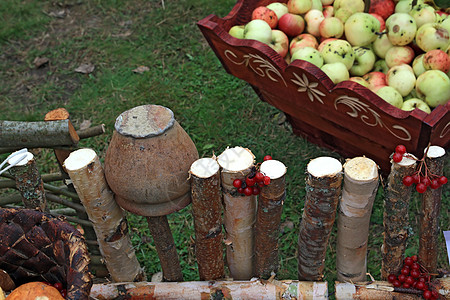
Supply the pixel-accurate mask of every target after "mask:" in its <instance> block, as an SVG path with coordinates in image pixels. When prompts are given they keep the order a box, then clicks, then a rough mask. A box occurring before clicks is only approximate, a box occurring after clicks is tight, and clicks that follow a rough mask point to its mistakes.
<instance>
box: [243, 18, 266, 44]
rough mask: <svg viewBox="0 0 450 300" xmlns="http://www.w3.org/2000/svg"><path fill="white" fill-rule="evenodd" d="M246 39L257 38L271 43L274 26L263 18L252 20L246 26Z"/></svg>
mask: <svg viewBox="0 0 450 300" xmlns="http://www.w3.org/2000/svg"><path fill="white" fill-rule="evenodd" d="M244 39H251V40H257V41H260V42H262V43H264V44H267V45H269V44H270V42H271V41H272V28H270V25H269V24H267V22H266V21H263V20H259V19H256V20H251V21H250V22H248V23H247V24H246V25H245V26H244Z"/></svg>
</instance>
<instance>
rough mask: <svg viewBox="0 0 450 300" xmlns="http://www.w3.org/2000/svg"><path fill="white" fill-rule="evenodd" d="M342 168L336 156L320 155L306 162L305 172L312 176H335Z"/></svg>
mask: <svg viewBox="0 0 450 300" xmlns="http://www.w3.org/2000/svg"><path fill="white" fill-rule="evenodd" d="M342 168H343V167H342V164H341V162H340V161H339V160H337V159H336V158H333V157H329V156H321V157H317V158H314V159H312V160H311V161H310V162H309V163H308V166H307V172H308V173H309V174H311V175H312V176H314V177H325V176H335V175H337V174H338V173H341V172H342Z"/></svg>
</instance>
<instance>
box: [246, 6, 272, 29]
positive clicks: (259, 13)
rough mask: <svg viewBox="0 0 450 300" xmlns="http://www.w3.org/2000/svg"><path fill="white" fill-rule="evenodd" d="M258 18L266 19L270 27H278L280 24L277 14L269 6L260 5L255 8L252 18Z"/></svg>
mask: <svg viewBox="0 0 450 300" xmlns="http://www.w3.org/2000/svg"><path fill="white" fill-rule="evenodd" d="M257 19H258V20H263V21H266V22H267V24H269V26H270V28H272V29H274V28H275V27H277V24H278V17H277V14H276V13H275V12H274V11H273V10H271V9H270V8H267V7H266V6H258V7H257V8H255V9H254V10H253V12H252V20H257Z"/></svg>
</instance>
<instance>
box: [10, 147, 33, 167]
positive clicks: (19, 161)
mask: <svg viewBox="0 0 450 300" xmlns="http://www.w3.org/2000/svg"><path fill="white" fill-rule="evenodd" d="M20 152H23V153H20ZM33 159H34V155H33V153H31V152H28V151H25V152H24V151H23V150H19V151H16V152H13V153H12V154H11V158H10V159H8V164H10V165H15V166H25V165H26V164H27V163H28V162H29V161H31V160H33Z"/></svg>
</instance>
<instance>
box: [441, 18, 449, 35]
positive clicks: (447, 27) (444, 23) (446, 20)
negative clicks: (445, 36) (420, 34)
mask: <svg viewBox="0 0 450 300" xmlns="http://www.w3.org/2000/svg"><path fill="white" fill-rule="evenodd" d="M441 26H442V27H444V28H445V29H447V31H448V32H450V17H449V16H447V17H446V18H445V19H444V20H442V22H441Z"/></svg>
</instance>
